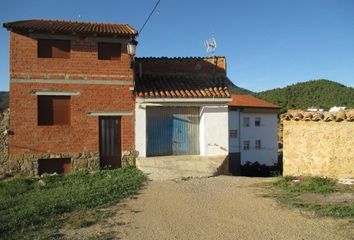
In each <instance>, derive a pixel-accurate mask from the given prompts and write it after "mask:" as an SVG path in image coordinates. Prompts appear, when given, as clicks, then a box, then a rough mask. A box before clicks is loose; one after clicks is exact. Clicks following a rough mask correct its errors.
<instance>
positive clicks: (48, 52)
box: [37, 39, 52, 58]
mask: <svg viewBox="0 0 354 240" xmlns="http://www.w3.org/2000/svg"><path fill="white" fill-rule="evenodd" d="M37 50H38V57H39V58H51V57H52V47H51V44H50V40H48V39H38V48H37Z"/></svg>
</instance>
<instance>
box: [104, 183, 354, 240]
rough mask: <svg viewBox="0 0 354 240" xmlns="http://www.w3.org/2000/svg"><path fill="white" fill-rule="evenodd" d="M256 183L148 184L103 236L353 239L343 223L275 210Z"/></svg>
mask: <svg viewBox="0 0 354 240" xmlns="http://www.w3.org/2000/svg"><path fill="white" fill-rule="evenodd" d="M264 181H269V179H261V178H243V177H229V176H219V177H213V178H203V179H191V180H188V181H179V182H174V181H160V182H159V181H152V182H149V183H148V185H147V186H146V187H145V189H143V190H142V191H141V193H140V194H139V195H138V196H137V197H136V198H135V199H130V200H127V201H125V202H124V203H122V204H120V207H119V211H118V214H117V215H116V216H115V217H113V218H112V219H110V221H109V222H110V223H109V224H108V225H109V231H110V232H111V233H112V232H113V233H114V234H115V235H116V236H117V237H119V238H120V239H134V240H139V239H159V240H163V239H183V240H187V239H233V240H234V239H316V240H319V239H321V240H326V239H330V240H336V239H341V240H343V239H354V229H353V224H348V221H344V220H338V219H336V220H335V219H329V218H317V217H316V218H315V217H310V216H309V215H308V214H306V215H307V216H305V215H303V214H301V212H300V211H299V210H296V209H287V208H283V207H281V206H280V205H279V204H278V203H277V202H276V201H275V200H273V199H270V198H265V197H262V194H264V193H266V191H267V190H266V189H263V188H261V187H256V186H254V185H255V184H256V183H261V182H264Z"/></svg>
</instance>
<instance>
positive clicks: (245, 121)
mask: <svg viewBox="0 0 354 240" xmlns="http://www.w3.org/2000/svg"><path fill="white" fill-rule="evenodd" d="M243 126H244V127H249V126H250V118H249V117H244V118H243Z"/></svg>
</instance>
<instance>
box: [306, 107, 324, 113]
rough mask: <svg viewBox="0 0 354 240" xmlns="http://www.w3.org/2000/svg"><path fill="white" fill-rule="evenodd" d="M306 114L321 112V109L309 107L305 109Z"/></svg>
mask: <svg viewBox="0 0 354 240" xmlns="http://www.w3.org/2000/svg"><path fill="white" fill-rule="evenodd" d="M307 111H308V112H323V111H324V109H323V108H317V107H310V108H308V109H307Z"/></svg>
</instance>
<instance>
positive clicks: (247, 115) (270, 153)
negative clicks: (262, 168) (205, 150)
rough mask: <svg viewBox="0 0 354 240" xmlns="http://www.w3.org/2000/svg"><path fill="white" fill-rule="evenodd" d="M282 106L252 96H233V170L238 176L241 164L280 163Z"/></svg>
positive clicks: (231, 144)
mask: <svg viewBox="0 0 354 240" xmlns="http://www.w3.org/2000/svg"><path fill="white" fill-rule="evenodd" d="M278 111H279V107H278V106H276V105H274V104H272V103H269V102H266V101H263V100H260V99H258V98H256V97H254V96H251V95H232V101H231V102H230V103H229V152H230V154H229V166H230V167H229V168H230V172H232V173H234V174H238V173H239V172H240V165H244V164H245V163H246V162H252V163H253V162H259V163H260V164H265V165H268V166H270V165H274V164H275V163H277V160H278V135H277V131H278V124H277V113H278Z"/></svg>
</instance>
